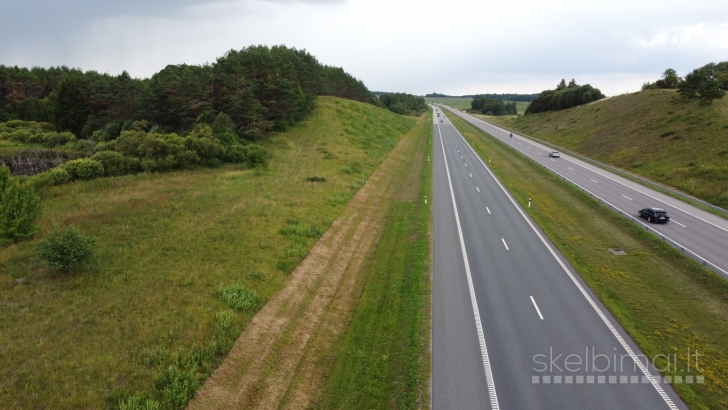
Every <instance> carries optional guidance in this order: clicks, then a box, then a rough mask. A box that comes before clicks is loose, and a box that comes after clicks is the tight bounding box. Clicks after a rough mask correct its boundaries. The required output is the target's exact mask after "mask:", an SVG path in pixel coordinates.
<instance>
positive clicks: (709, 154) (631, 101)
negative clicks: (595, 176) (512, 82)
mask: <svg viewBox="0 0 728 410" xmlns="http://www.w3.org/2000/svg"><path fill="white" fill-rule="evenodd" d="M489 120H491V121H493V122H495V123H498V124H500V125H503V126H506V127H508V128H511V129H514V130H517V131H520V132H522V133H524V134H527V135H532V136H534V137H536V138H540V139H543V140H546V141H548V142H551V143H553V144H555V145H557V146H560V147H563V148H566V149H569V150H573V151H575V152H578V153H580V154H583V155H586V156H587V157H590V158H593V159H596V160H598V161H602V162H605V163H608V164H610V165H614V166H617V167H620V168H622V169H624V170H627V171H629V172H632V173H635V174H638V175H642V176H644V177H647V178H649V179H651V180H653V181H656V182H659V183H662V184H665V185H668V186H671V187H674V188H676V189H678V190H680V191H682V192H685V193H687V194H689V195H693V196H695V197H698V198H700V199H703V200H705V201H708V202H710V203H712V204H714V205H718V206H721V207H724V208H725V207H728V139H726V138H725V135H726V133H728V99H722V100H715V101H714V102H713V105H709V106H708V105H700V104H699V103H698V102H697V101H691V102H685V101H684V100H682V99H681V98H680V96H679V94H677V92H675V90H648V91H642V92H638V93H632V94H624V95H619V96H615V97H612V98H608V99H605V100H601V101H597V102H594V103H591V104H587V105H583V106H579V107H575V108H570V109H568V110H562V111H553V112H545V113H539V114H534V115H527V116H522V117H509V118H497V117H490V118H489Z"/></svg>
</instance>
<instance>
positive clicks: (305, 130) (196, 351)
mask: <svg viewBox="0 0 728 410" xmlns="http://www.w3.org/2000/svg"><path fill="white" fill-rule="evenodd" d="M415 121H416V120H415V119H414V118H407V117H402V116H398V115H395V114H392V113H390V112H388V111H386V110H382V109H378V108H375V107H373V106H371V105H367V104H361V103H357V102H353V101H348V100H342V99H337V98H328V97H327V98H323V97H322V98H319V99H318V108H317V109H316V111H315V113H314V114H313V115H312V116H311V117H310V118H309V119H308V120H306V121H304V122H302V123H300V124H298V125H296V126H295V127H293V128H292V129H291V130H290V131H288V132H286V133H282V134H278V135H275V136H272V137H271V138H269V139H267V140H265V141H263V144H265V145H266V146H267V147H268V148H269V149H270V150H271V152H272V153H273V159H272V160H271V161H270V166H269V168H268V169H261V170H250V169H244V168H242V167H238V166H225V167H220V168H215V169H197V170H192V171H185V172H173V173H166V174H139V175H129V176H124V177H119V178H103V179H98V180H94V181H89V182H74V183H71V184H67V185H63V186H60V187H53V188H49V189H47V190H46V191H43V192H42V193H41V194H42V197H43V204H44V214H43V217H42V221H41V225H42V230H41V232H40V233H39V234H38V235H37V237H36V240H33V241H28V242H23V243H19V244H17V245H12V246H9V247H4V248H0V303H1V304H2V306H3V308H2V313H1V315H2V321H0V366H1V368H2V369H3V370H1V371H0V403H4V404H3V406H2V407H10V408H19V409H20V408H57V409H64V408H68V409H71V408H73V409H77V408H105V407H112V408H113V407H115V406H116V405H117V404H118V403H120V402H122V401H125V402H127V403H128V402H130V401H132V400H131V399H132V398H134V400H136V399H139V400H140V401H144V400H154V401H157V402H160V403H162V404H163V408H180V407H182V406H183V405H184V403H186V401H185V400H186V399H188V398H189V396H190V394H194V389H196V386H197V385H198V384H200V383H201V381H202V380H204V379H205V378H206V377H207V375H208V374H209V372H210V371H211V370H212V369H214V367H215V366H216V365H217V363H218V362H219V361H220V360H221V359H222V357H224V355H225V354H226V353H227V350H228V349H229V348H230V346H231V345H232V342H233V341H234V340H235V338H236V337H237V335H238V334H239V333H240V331H241V330H242V329H244V328H245V327H246V326H247V324H248V323H249V321H250V320H251V318H252V317H253V316H254V315H255V313H256V311H258V310H259V309H260V308H261V307H262V306H263V305H264V304H265V302H266V301H267V300H268V299H269V298H270V297H271V295H273V294H274V293H275V292H276V291H277V290H278V289H279V288H280V287H281V285H282V283H283V282H284V281H285V280H286V278H287V275H288V274H289V272H290V271H291V270H292V269H293V268H294V267H295V266H296V265H297V264H298V262H299V261H300V260H302V259H303V258H304V257H305V256H306V254H307V253H308V250H309V249H310V248H311V247H312V246H313V244H314V243H315V242H316V240H317V237H318V236H319V235H320V234H321V233H322V232H324V231H325V230H326V229H327V228H328V227H329V225H330V224H331V222H332V221H333V220H335V219H336V217H337V216H338V215H339V214H340V213H341V211H342V209H344V206H345V205H346V203H347V202H348V200H349V198H351V197H352V195H353V194H354V193H355V192H356V191H357V190H358V189H359V187H360V186H361V185H362V184H363V183H364V182H365V180H366V179H367V176H368V175H369V174H370V173H371V172H372V170H374V169H375V168H376V167H377V165H378V164H379V163H380V162H381V161H382V159H383V158H384V157H385V156H386V154H387V153H388V152H389V150H390V149H391V148H392V147H394V146H395V144H396V143H397V141H398V140H399V139H400V138H402V136H403V135H404V134H405V133H406V132H407V131H408V130H410V129H411V128H412V127H413V126H414V124H415ZM314 177H315V178H314ZM311 180H314V181H318V182H311ZM53 224H61V225H69V224H75V225H76V226H78V227H79V228H80V229H81V230H82V231H84V232H85V233H88V234H91V235H94V236H95V237H96V238H98V244H97V246H96V252H95V256H94V257H93V259H92V260H91V261H90V262H88V263H86V264H84V265H83V266H80V267H79V269H77V271H76V272H74V273H73V274H70V275H62V274H60V273H58V272H56V271H54V270H52V269H50V268H49V267H48V266H47V265H46V264H44V263H42V262H41V261H40V260H39V259H38V258H37V257H36V256H35V253H34V251H33V246H34V245H35V243H36V241H37V239H39V238H42V237H43V236H44V234H45V232H47V231H48V230H49V229H50V228H51V227H52V226H53ZM238 283H241V284H243V285H244V286H246V287H247V288H249V289H252V290H255V291H256V292H257V293H258V294H259V295H260V300H259V302H258V303H257V304H256V305H255V306H254V308H253V309H250V310H236V309H233V308H232V307H231V306H230V305H229V304H226V303H224V302H222V301H221V300H220V298H218V296H217V295H216V291H217V290H218V289H219V288H220V287H221V286H228V285H232V284H238ZM135 395H136V396H135ZM134 396H135V397H134ZM180 397H181V398H180Z"/></svg>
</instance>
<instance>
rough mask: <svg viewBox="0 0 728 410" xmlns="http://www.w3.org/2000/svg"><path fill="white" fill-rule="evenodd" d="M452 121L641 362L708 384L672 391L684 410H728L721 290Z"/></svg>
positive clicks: (629, 227)
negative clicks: (691, 357) (695, 357)
mask: <svg viewBox="0 0 728 410" xmlns="http://www.w3.org/2000/svg"><path fill="white" fill-rule="evenodd" d="M449 118H450V119H451V120H452V121H453V123H454V124H455V125H456V126H457V128H458V130H460V132H461V133H462V134H463V135H464V136H465V137H466V139H467V140H468V141H472V140H475V148H476V151H477V152H478V153H479V154H480V155H481V157H483V158H484V159H486V160H490V163H489V166H490V167H491V168H492V169H493V171H494V172H495V173H496V175H498V177H499V178H500V179H501V180H502V181H504V184H505V186H506V187H507V188H508V189H509V191H510V192H511V193H512V194H513V195H514V197H515V198H516V199H517V200H518V201H519V203H520V204H521V205H522V206H523V207H524V209H525V210H526V211H527V212H528V213H529V215H530V216H531V217H532V218H533V219H534V220H535V221H536V222H537V223H538V224H539V226H540V227H541V228H542V229H543V230H544V232H545V233H546V234H547V235H548V237H549V238H550V239H551V241H553V243H554V244H555V245H556V246H557V247H558V248H559V250H560V251H561V252H562V254H563V255H564V256H566V258H567V259H568V260H569V262H570V263H571V264H572V265H573V266H574V267H575V268H576V270H577V271H578V272H579V274H580V275H581V276H582V278H584V280H585V282H586V283H587V284H588V285H589V287H590V288H591V289H592V290H593V291H594V292H595V293H596V294H597V296H598V297H599V299H600V300H601V301H602V303H604V305H605V306H606V307H607V309H609V311H610V312H611V313H612V314H613V315H614V316H615V318H616V319H617V320H618V321H619V322H620V324H621V325H622V326H623V327H624V328H625V329H626V330H627V332H628V333H629V334H630V335H631V336H632V337H633V338H634V339H635V340H636V341H637V343H638V344H639V345H640V347H641V348H642V350H643V351H644V353H645V354H646V355H647V357H649V358H655V357H657V355H660V354H663V355H670V356H669V357H670V360H676V361H675V362H672V364H669V363H668V362H667V361H666V360H665V359H664V358H659V357H658V359H657V360H655V362H654V363H655V364H656V366H657V368H658V369H663V370H665V371H664V372H663V373H664V374H666V375H672V376H676V375H679V376H687V375H692V376H698V375H702V376H704V377H705V383H704V384H685V383H681V384H674V388H675V390H676V391H677V392H678V394H679V395H680V396H681V397H682V398H683V400H684V401H685V402H686V403H687V404H688V406H690V408H693V409H728V382H726V381H727V380H728V345H727V344H726V343H725V340H726V338H728V316H727V315H726V312H728V282H726V281H725V280H723V279H722V278H720V277H718V276H717V275H715V274H714V273H712V272H710V271H707V270H704V269H703V268H702V267H701V266H700V265H699V264H697V263H696V262H694V261H692V260H691V259H689V258H687V257H686V256H683V255H681V254H680V253H679V252H678V251H676V250H675V249H673V248H672V247H670V246H669V245H667V244H664V243H662V242H661V241H660V240H659V239H657V238H656V237H654V236H653V235H651V234H649V233H647V232H645V231H644V230H643V229H640V228H639V227H638V226H637V225H635V224H633V223H631V222H629V221H627V220H626V219H624V218H622V217H620V216H618V215H617V214H616V213H613V212H612V211H610V210H609V209H607V208H606V207H604V206H602V205H601V204H599V203H598V202H596V201H595V200H594V199H592V198H591V197H589V196H587V195H586V194H584V193H582V192H581V191H579V190H578V189H576V188H574V187H572V186H571V185H569V184H568V183H566V182H564V181H561V180H560V179H557V178H556V177H555V176H554V175H553V174H551V173H550V172H548V171H546V170H545V169H544V168H542V167H541V166H539V165H536V164H535V163H533V162H532V161H531V160H529V159H527V158H526V157H524V156H522V155H521V154H518V153H516V152H515V151H513V150H512V149H511V148H509V147H507V146H505V145H504V144H502V143H500V142H499V141H497V140H495V139H493V138H491V137H489V136H487V135H486V134H485V133H483V132H482V131H481V130H479V129H477V128H476V127H474V126H473V125H472V124H470V123H467V122H465V121H463V120H462V119H460V118H458V117H456V116H454V115H450V116H449ZM528 198H531V200H532V202H531V207H530V208H528V207H526V202H527V200H528ZM594 214H599V215H600V217H599V218H593V217H592V215H594ZM608 248H621V249H623V250H625V251H626V252H627V255H625V256H616V255H613V254H612V253H610V252H609V250H608ZM687 348H690V349H691V352H693V353H694V352H696V351H699V352H700V354H701V355H703V354H704V356H700V360H701V362H700V364H699V367H700V369H699V371H697V370H696V369H695V366H694V362H693V366H692V368H691V371H690V372H687V370H686V369H687ZM683 380H684V379H683Z"/></svg>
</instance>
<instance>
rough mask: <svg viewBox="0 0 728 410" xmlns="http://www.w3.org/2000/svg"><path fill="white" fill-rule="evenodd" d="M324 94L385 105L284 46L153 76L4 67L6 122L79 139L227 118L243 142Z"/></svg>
mask: <svg viewBox="0 0 728 410" xmlns="http://www.w3.org/2000/svg"><path fill="white" fill-rule="evenodd" d="M319 95H332V96H337V97H342V98H347V99H352V100H357V101H362V102H369V103H372V104H375V105H378V106H381V105H380V102H379V100H378V99H377V98H376V97H374V96H373V95H372V94H371V93H370V92H369V90H368V89H367V87H366V86H365V85H364V83H362V82H361V81H360V80H357V79H356V78H354V77H353V76H352V75H350V74H348V73H347V72H345V71H344V70H343V69H341V68H339V67H331V66H327V65H323V64H321V63H319V62H318V60H317V59H316V58H315V57H314V56H312V55H311V54H309V53H308V52H306V51H305V50H297V49H295V48H288V47H286V46H274V47H267V46H251V47H246V48H243V49H241V50H230V51H229V52H227V53H226V54H225V55H223V56H222V57H220V58H218V59H217V60H216V61H215V62H214V63H212V64H203V65H187V64H180V65H168V66H167V67H165V68H164V69H163V70H161V71H159V72H157V73H155V74H154V75H152V76H151V77H150V78H147V79H138V78H132V77H131V76H130V75H129V74H128V73H127V72H126V71H124V72H122V73H121V74H120V75H117V76H112V75H109V74H106V73H105V74H100V73H98V72H96V71H85V72H84V71H82V70H80V69H75V68H68V67H65V66H61V67H51V68H40V67H33V68H31V69H28V68H19V67H17V66H15V67H9V66H4V65H0V122H4V121H9V120H13V119H19V120H23V121H37V122H50V123H53V124H54V125H55V126H56V128H57V131H59V132H61V131H70V132H72V133H73V134H75V135H76V136H77V137H79V138H89V137H91V136H92V135H93V134H94V132H96V131H100V130H105V129H106V130H116V129H118V130H119V132H120V131H121V129H122V127H124V124H131V123H132V122H134V121H147V122H148V123H149V124H150V125H152V126H154V127H156V128H155V129H156V130H158V131H160V132H178V133H179V132H187V131H189V130H190V129H191V128H192V126H193V125H194V124H195V123H196V122H198V121H197V120H198V118H199V117H200V116H209V117H214V116H215V115H217V114H219V113H225V114H226V115H227V116H229V118H230V119H231V121H232V123H233V124H234V127H235V130H236V132H237V134H238V135H239V136H240V137H242V138H245V139H248V140H257V139H260V138H262V137H264V136H265V135H266V134H268V133H270V132H274V131H283V130H285V129H287V128H288V127H289V126H291V125H292V124H294V123H295V122H297V121H300V120H301V119H303V118H304V117H305V116H306V115H307V114H308V113H310V112H311V110H312V109H313V108H314V104H315V98H316V96H319ZM116 136H118V134H117V135H116Z"/></svg>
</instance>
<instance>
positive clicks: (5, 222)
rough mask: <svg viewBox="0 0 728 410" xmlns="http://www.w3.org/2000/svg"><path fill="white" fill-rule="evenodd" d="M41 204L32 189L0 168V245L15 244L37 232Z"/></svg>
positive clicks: (6, 169)
mask: <svg viewBox="0 0 728 410" xmlns="http://www.w3.org/2000/svg"><path fill="white" fill-rule="evenodd" d="M41 212H42V209H41V202H40V198H39V197H38V195H36V194H35V191H34V190H33V187H32V186H30V185H28V184H20V183H19V182H18V180H17V179H15V178H12V177H11V176H10V169H9V168H8V167H6V166H2V167H0V243H5V244H7V243H15V242H18V241H20V240H23V239H27V238H30V237H31V236H33V235H35V233H36V232H38V226H37V222H38V219H40V216H41Z"/></svg>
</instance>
